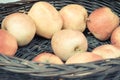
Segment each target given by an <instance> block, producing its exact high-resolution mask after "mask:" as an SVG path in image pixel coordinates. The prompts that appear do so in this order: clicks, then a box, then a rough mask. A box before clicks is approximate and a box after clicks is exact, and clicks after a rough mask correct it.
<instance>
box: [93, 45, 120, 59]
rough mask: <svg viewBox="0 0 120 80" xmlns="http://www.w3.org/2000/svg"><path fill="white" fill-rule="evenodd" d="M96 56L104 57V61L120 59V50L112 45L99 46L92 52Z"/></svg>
mask: <svg viewBox="0 0 120 80" xmlns="http://www.w3.org/2000/svg"><path fill="white" fill-rule="evenodd" d="M92 52H93V53H94V54H97V55H100V56H102V57H103V58H104V59H110V58H118V57H120V50H119V49H118V48H116V47H115V46H113V45H111V44H104V45H101V46H98V47H96V48H94V49H93V51H92Z"/></svg>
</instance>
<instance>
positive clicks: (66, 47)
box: [51, 29, 88, 61]
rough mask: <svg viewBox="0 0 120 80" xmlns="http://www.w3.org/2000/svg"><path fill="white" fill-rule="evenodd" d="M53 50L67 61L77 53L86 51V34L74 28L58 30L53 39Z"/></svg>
mask: <svg viewBox="0 0 120 80" xmlns="http://www.w3.org/2000/svg"><path fill="white" fill-rule="evenodd" d="M51 46H52V49H53V52H54V53H55V54H56V55H57V56H58V57H60V58H61V59H62V60H63V61H66V60H67V59H68V58H69V57H71V56H72V55H74V54H76V53H81V52H85V51H86V50H87V48H88V42H87V38H86V37H85V35H84V34H83V33H82V32H80V31H78V30H72V29H64V30H61V31H58V32H56V33H55V34H54V35H53V37H52V39H51Z"/></svg>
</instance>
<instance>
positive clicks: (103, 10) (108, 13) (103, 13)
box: [87, 6, 120, 41]
mask: <svg viewBox="0 0 120 80" xmlns="http://www.w3.org/2000/svg"><path fill="white" fill-rule="evenodd" d="M119 23H120V21H119V17H118V15H116V14H115V13H114V12H112V10H111V9H110V8H109V7H106V6H104V7H100V8H97V9H95V10H94V11H93V12H92V13H91V14H90V15H89V17H88V20H87V27H88V29H89V31H90V32H91V33H92V34H93V35H94V36H95V37H96V38H97V39H99V40H101V41H105V40H107V39H109V38H110V36H111V34H112V31H113V30H114V29H115V28H116V27H118V26H119Z"/></svg>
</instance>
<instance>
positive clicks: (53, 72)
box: [0, 0, 120, 80]
mask: <svg viewBox="0 0 120 80" xmlns="http://www.w3.org/2000/svg"><path fill="white" fill-rule="evenodd" d="M37 1H39V0H33V1H31V0H30V1H20V2H16V3H8V4H0V22H1V21H2V19H3V18H4V17H5V16H7V15H8V14H11V13H14V12H18V11H26V12H27V11H28V10H29V9H30V8H31V6H32V5H33V4H34V3H35V2H37ZM44 1H47V2H49V3H51V4H52V5H53V6H55V7H56V8H57V10H60V9H61V8H62V7H63V6H65V5H67V4H71V3H75V4H81V5H83V6H84V7H85V8H86V9H87V10H88V13H89V14H90V13H91V12H92V11H93V10H94V9H96V8H98V7H101V6H108V7H110V8H111V9H112V10H113V11H115V12H116V13H117V14H118V16H119V17H120V1H119V0H44ZM84 34H85V36H86V37H87V39H88V46H89V48H88V51H91V50H92V49H93V48H95V47H97V46H99V45H102V44H109V43H110V41H109V40H107V41H104V42H102V41H99V40H97V39H96V38H94V36H93V35H92V34H89V31H88V30H86V31H85V32H84ZM40 52H53V51H52V48H51V43H50V40H48V39H45V38H43V37H40V36H37V35H36V36H35V37H34V39H33V40H32V42H31V43H30V44H28V45H26V46H24V47H19V49H18V51H17V53H16V55H15V56H16V57H7V56H4V55H0V68H1V69H5V70H8V71H12V72H15V73H24V74H27V75H31V76H38V77H53V78H56V77H58V78H63V79H69V80H70V79H82V80H120V59H119V58H117V59H111V60H102V61H97V62H91V63H87V64H71V65H53V64H42V63H35V62H32V61H31V60H32V59H33V58H34V57H35V56H37V55H38V54H39V53H40ZM53 78H52V79H53ZM49 80H50V79H49Z"/></svg>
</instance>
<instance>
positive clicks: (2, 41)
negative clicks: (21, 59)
mask: <svg viewBox="0 0 120 80" xmlns="http://www.w3.org/2000/svg"><path fill="white" fill-rule="evenodd" d="M17 49H18V45H17V40H16V39H15V37H14V36H13V35H11V34H10V33H8V32H7V31H6V30H3V29H0V54H3V55H6V56H14V55H15V53H16V52H17Z"/></svg>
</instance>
